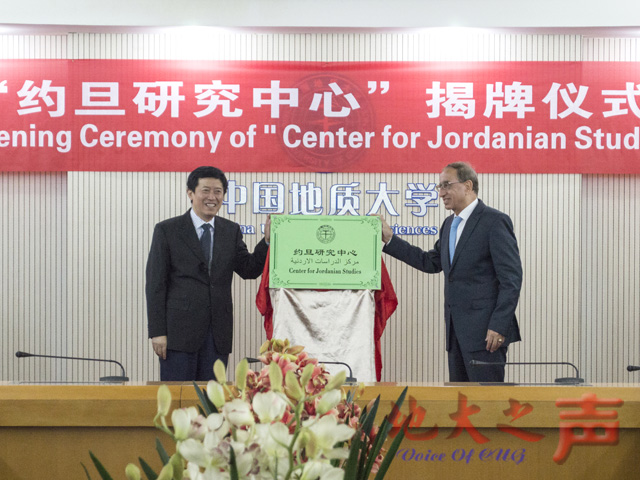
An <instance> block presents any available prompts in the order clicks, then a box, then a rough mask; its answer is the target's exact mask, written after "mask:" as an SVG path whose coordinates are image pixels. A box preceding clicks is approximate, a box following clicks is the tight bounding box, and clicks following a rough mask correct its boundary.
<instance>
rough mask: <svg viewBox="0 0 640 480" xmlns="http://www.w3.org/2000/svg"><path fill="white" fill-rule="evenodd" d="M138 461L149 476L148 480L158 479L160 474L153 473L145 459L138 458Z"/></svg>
mask: <svg viewBox="0 0 640 480" xmlns="http://www.w3.org/2000/svg"><path fill="white" fill-rule="evenodd" d="M138 461H139V462H140V466H141V467H142V471H143V472H144V474H145V475H146V476H147V480H156V478H158V474H157V473H156V472H154V471H153V468H151V467H150V466H149V464H148V463H147V462H145V461H144V459H142V458H141V457H138Z"/></svg>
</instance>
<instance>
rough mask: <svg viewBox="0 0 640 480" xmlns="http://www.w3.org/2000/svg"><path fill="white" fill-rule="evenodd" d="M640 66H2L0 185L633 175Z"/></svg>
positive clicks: (639, 138) (639, 124)
mask: <svg viewBox="0 0 640 480" xmlns="http://www.w3.org/2000/svg"><path fill="white" fill-rule="evenodd" d="M639 100H640V64H638V63H630V62H470V63H449V62H437V63H436V62H429V63H427V62H367V63H360V62H357V63H309V62H257V61H233V62H213V61H203V62H193V61H165V60H162V61H156V60H153V61H150V60H75V61H74V60H0V171H69V170H75V171H189V170H191V169H192V168H194V167H195V166H198V165H216V166H218V167H220V168H222V169H223V170H227V171H235V172H241V171H247V172H252V171H256V172H257V171H285V172H296V171H317V172H439V171H440V170H441V169H442V166H443V165H445V164H446V163H449V162H453V161H459V160H464V161H469V162H471V163H472V164H473V165H474V166H475V168H476V169H477V170H478V171H480V172H485V173H491V172H493V173H502V172H504V173H509V172H515V173H629V174H637V173H640V154H639V152H640V106H639V105H638V104H639V103H640V101H639Z"/></svg>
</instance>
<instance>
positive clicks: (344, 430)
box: [302, 415, 355, 459]
mask: <svg viewBox="0 0 640 480" xmlns="http://www.w3.org/2000/svg"><path fill="white" fill-rule="evenodd" d="M302 427H303V429H306V430H307V431H308V433H310V436H309V439H308V443H307V444H306V451H307V454H308V455H309V457H310V458H312V459H316V458H320V457H324V458H330V459H331V458H347V457H348V456H349V450H348V449H347V448H334V447H335V445H336V444H337V443H340V442H346V441H347V440H349V439H350V438H351V437H353V434H354V433H355V430H354V429H353V428H351V427H349V426H348V425H345V424H343V423H338V419H337V418H336V417H335V416H333V415H325V416H324V417H321V418H320V419H317V418H312V419H309V420H305V421H304V422H303V424H302Z"/></svg>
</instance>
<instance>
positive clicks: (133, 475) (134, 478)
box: [124, 463, 141, 480]
mask: <svg viewBox="0 0 640 480" xmlns="http://www.w3.org/2000/svg"><path fill="white" fill-rule="evenodd" d="M124 474H125V475H126V476H127V480H140V478H141V477H140V469H139V468H138V467H136V466H135V465H134V464H133V463H130V464H128V465H127V468H125V469H124Z"/></svg>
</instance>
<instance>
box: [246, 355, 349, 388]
mask: <svg viewBox="0 0 640 480" xmlns="http://www.w3.org/2000/svg"><path fill="white" fill-rule="evenodd" d="M245 358H246V360H247V362H249V363H260V360H259V359H257V358H253V357H245ZM318 363H324V364H325V365H342V366H344V367H347V370H349V376H348V377H347V378H346V379H345V381H344V383H345V384H346V383H358V380H357V379H356V377H354V376H353V370H351V367H350V366H349V364H347V363H345V362H325V361H323V360H318Z"/></svg>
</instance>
